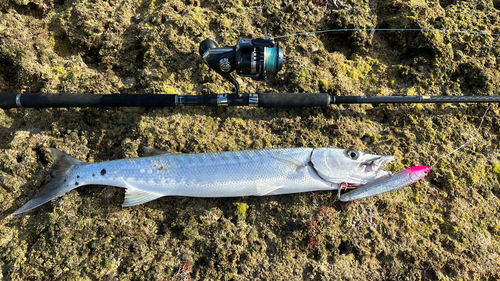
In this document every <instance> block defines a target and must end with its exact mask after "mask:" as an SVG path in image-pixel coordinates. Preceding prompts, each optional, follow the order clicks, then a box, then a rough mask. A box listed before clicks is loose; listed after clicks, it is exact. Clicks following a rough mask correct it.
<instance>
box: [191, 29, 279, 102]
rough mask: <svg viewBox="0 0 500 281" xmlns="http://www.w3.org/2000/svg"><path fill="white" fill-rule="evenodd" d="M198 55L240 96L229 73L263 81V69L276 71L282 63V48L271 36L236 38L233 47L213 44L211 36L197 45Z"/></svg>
mask: <svg viewBox="0 0 500 281" xmlns="http://www.w3.org/2000/svg"><path fill="white" fill-rule="evenodd" d="M199 52H200V55H201V56H202V57H203V59H204V60H205V62H206V63H207V64H208V66H209V67H210V68H212V69H213V70H215V71H216V72H217V73H219V74H220V75H221V76H222V77H224V78H225V79H226V80H228V81H229V82H231V83H233V84H234V86H235V87H236V95H237V96H238V97H239V96H240V85H239V84H238V81H236V79H234V77H233V76H232V75H231V72H233V71H234V70H236V73H237V74H238V75H239V76H242V77H250V78H252V79H254V80H265V79H266V77H267V74H266V73H267V71H270V72H278V71H280V70H281V68H282V67H283V64H285V63H286V58H285V55H284V54H283V49H282V48H281V47H280V46H279V44H277V43H276V42H275V41H274V39H270V38H268V39H249V38H240V40H238V44H236V45H235V46H226V47H223V48H219V47H217V44H216V43H215V42H214V41H213V40H212V39H205V40H204V41H203V42H201V44H200V48H199Z"/></svg>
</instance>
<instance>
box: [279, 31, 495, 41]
mask: <svg viewBox="0 0 500 281" xmlns="http://www.w3.org/2000/svg"><path fill="white" fill-rule="evenodd" d="M352 31H372V32H373V31H431V32H432V31H436V32H441V33H464V34H477V35H490V36H500V33H489V32H482V31H469V30H447V29H432V28H344V29H328V30H316V31H307V32H298V33H292V34H286V35H281V36H276V37H272V38H273V39H279V38H286V37H292V36H298V35H307V34H319V33H327V32H352Z"/></svg>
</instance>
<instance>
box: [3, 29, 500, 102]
mask: <svg viewBox="0 0 500 281" xmlns="http://www.w3.org/2000/svg"><path fill="white" fill-rule="evenodd" d="M361 30H364V31H375V30H379V31H394V30H393V29H338V30H324V31H311V32H304V33H296V34H289V35H283V36H278V37H274V38H273V37H269V36H267V35H266V39H251V38H240V39H239V40H238V43H237V44H236V45H234V46H226V47H218V46H217V44H216V43H215V42H214V41H213V40H212V39H206V40H204V41H203V42H201V44H200V46H199V53H200V56H201V57H202V58H203V60H204V61H205V62H206V63H207V65H208V66H209V67H210V68H211V69H212V70H214V71H215V72H217V73H218V74H219V75H221V76H222V77H223V78H224V79H226V80H227V81H229V82H231V83H232V84H233V85H234V86H235V93H230V94H204V95H172V94H166V95H163V94H64V93H59V94H45V93H25V94H19V93H9V92H0V108H3V109H9V108H46V107H175V106H178V105H196V106H213V107H216V106H251V107H264V108H297V107H324V106H329V105H332V104H359V103H370V104H383V103H498V102H500V96H371V97H370V96H333V95H332V96H331V95H329V94H327V93H260V94H242V93H241V92H240V86H239V83H238V81H237V80H236V79H235V78H234V77H233V76H232V75H231V73H232V72H236V74H237V75H239V76H240V77H249V78H252V79H254V80H265V79H266V78H267V73H268V72H278V71H280V70H281V69H282V67H283V65H284V64H285V63H286V57H285V55H284V52H283V48H282V47H280V46H279V43H277V42H276V41H275V39H276V38H285V37H289V36H297V35H304V34H313V33H323V32H333V31H361ZM401 30H403V29H396V31H401ZM408 31H437V32H452V33H471V34H481V35H491V36H497V35H500V34H493V33H484V32H473V31H449V30H438V29H436V30H434V29H410V30H408Z"/></svg>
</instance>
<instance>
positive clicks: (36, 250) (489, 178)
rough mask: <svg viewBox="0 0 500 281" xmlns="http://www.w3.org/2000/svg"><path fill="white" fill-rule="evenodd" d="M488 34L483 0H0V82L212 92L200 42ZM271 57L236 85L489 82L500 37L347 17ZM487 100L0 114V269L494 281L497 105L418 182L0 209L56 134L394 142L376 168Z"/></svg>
mask: <svg viewBox="0 0 500 281" xmlns="http://www.w3.org/2000/svg"><path fill="white" fill-rule="evenodd" d="M375 27H376V28H405V29H422V28H425V29H446V30H464V31H465V30H468V31H481V32H487V33H500V1H498V0H474V1H472V0H471V1H457V0H440V1H438V0H432V1H431V0H428V1H424V0H311V1H289V0H281V1H278V0H268V1H256V0H241V1H223V0H206V1H200V0H184V1H181V0H171V1H170V0H169V1H167V0H108V1H102V0H93V1H92V0H5V1H2V2H0V91H7V92H19V93H30V92H45V93H60V92H63V93H105V94H111V93H137V94H145V93H155V94H158V95H160V94H192V95H196V94H203V93H228V92H231V91H233V87H232V85H231V84H229V83H228V82H225V81H224V80H223V79H222V78H221V77H220V76H219V75H218V74H216V73H215V72H214V71H211V70H210V69H209V68H208V66H207V65H205V64H204V63H203V61H202V60H201V58H200V56H199V55H198V46H199V44H200V42H201V41H203V40H204V39H206V38H212V39H214V40H215V41H216V42H217V43H218V44H219V45H220V46H224V45H234V44H236V42H237V40H238V38H239V37H248V38H259V37H260V38H262V37H263V36H264V33H265V32H266V31H267V33H268V34H270V35H272V36H279V35H284V34H290V33H296V32H303V31H312V30H325V29H344V28H361V29H369V28H375ZM280 44H281V46H282V47H283V49H284V50H285V53H286V56H287V59H288V63H287V65H286V66H285V67H284V69H283V70H282V71H281V72H279V73H278V74H276V75H270V77H269V79H268V80H267V81H265V82H257V81H252V80H250V79H246V78H239V81H240V83H241V87H242V90H243V92H246V93H262V92H328V93H331V94H335V95H342V96H354V95H366V96H375V95H378V96H391V95H428V96H438V95H445V96H462V95H485V96H486V95H500V93H499V90H498V89H500V71H499V65H500V60H499V55H500V38H499V37H498V36H491V35H480V34H468V33H443V32H437V31H425V32H424V31H386V32H382V31H381V32H371V31H356V32H336V33H324V34H318V35H304V36H294V37H288V38H283V39H280ZM486 108H487V105H486V104H461V105H458V104H442V105H433V104H426V105H421V104H413V105H343V106H331V107H329V108H314V109H287V110H279V109H258V108H244V107H236V108H203V107H177V108H173V109H171V108H163V109H162V108H120V109H92V108H71V109H56V108H53V109H11V110H1V111H0V279H2V280H40V279H44V280H56V279H59V280H76V279H79V280H107V279H109V280H112V279H120V280H142V279H144V280H152V279H158V280H169V279H170V280H189V279H191V280H202V279H203V280H205V279H209V280H210V279H212V280H247V279H269V280H300V279H306V280H374V279H376V280H385V279H386V280H460V279H463V280H498V279H500V255H499V253H500V218H499V217H498V211H499V207H500V199H499V197H500V186H499V178H500V147H499V134H500V118H499V117H500V108H499V106H498V105H497V104H494V105H492V107H491V109H490V110H489V112H488V113H487V114H486V117H485V119H484V123H483V126H482V128H481V130H480V131H479V133H478V134H477V136H476V137H475V138H474V139H473V140H472V141H471V142H470V143H469V144H468V145H467V146H465V147H464V148H463V149H462V150H460V151H458V152H457V153H455V154H453V156H451V157H448V158H445V159H443V160H442V161H441V162H439V163H438V165H437V167H436V168H435V169H434V170H432V172H431V173H430V174H429V175H428V176H427V177H426V178H425V179H424V180H422V181H421V182H419V183H417V184H414V185H412V186H410V187H407V188H404V189H401V190H399V191H396V192H392V193H388V194H384V195H381V196H378V197H375V198H369V199H365V200H361V201H357V202H353V203H350V204H344V203H340V202H338V201H336V199H335V196H336V194H334V193H330V192H311V193H305V194H293V195H283V196H272V197H243V198H225V199H203V198H183V197H164V198H161V199H158V200H155V201H152V202H150V203H147V204H143V205H139V206H135V207H130V208H122V207H121V203H122V201H123V196H124V195H123V193H124V192H123V190H122V189H117V188H112V187H102V186H88V187H81V188H78V189H76V190H74V191H71V192H69V193H67V194H66V195H64V196H62V197H60V198H59V199H57V200H53V201H51V202H50V203H47V204H45V205H43V206H42V207H40V208H38V209H36V210H34V211H31V212H29V213H26V214H23V215H18V216H13V215H12V213H13V212H14V211H15V210H16V209H17V208H19V207H21V206H22V205H23V204H24V203H26V202H27V201H28V200H29V199H31V198H33V197H34V196H35V195H36V194H37V192H38V190H39V188H40V187H41V186H42V185H43V184H44V183H45V182H46V181H47V180H48V178H49V172H50V170H51V165H52V159H51V158H50V156H49V155H48V153H47V152H46V151H45V148H47V147H56V148H58V149H60V150H63V151H65V152H67V153H69V154H71V155H73V156H75V157H77V158H78V159H80V160H82V161H85V162H99V161H106V160H111V159H121V158H127V157H137V156H140V155H141V154H142V152H141V147H142V146H149V147H156V148H159V149H164V150H167V151H169V152H175V153H198V152H214V151H227V150H244V149H261V148H278V147H324V146H327V147H337V148H355V149H358V150H361V151H364V152H368V153H373V154H380V155H394V156H395V157H396V161H395V162H393V163H392V164H391V165H389V166H388V167H387V168H388V169H390V170H393V171H398V170H402V169H404V168H407V167H411V166H415V165H432V164H433V163H434V161H435V160H436V159H437V158H439V157H440V156H442V155H443V154H446V153H447V152H450V151H452V150H453V149H455V148H456V147H459V146H460V145H462V144H463V143H465V142H466V141H467V140H468V139H469V138H470V137H471V136H472V134H473V131H474V129H475V128H477V127H478V125H479V123H480V121H481V116H482V115H483V114H484V113H485V111H486Z"/></svg>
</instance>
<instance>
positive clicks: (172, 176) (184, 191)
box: [73, 148, 334, 197]
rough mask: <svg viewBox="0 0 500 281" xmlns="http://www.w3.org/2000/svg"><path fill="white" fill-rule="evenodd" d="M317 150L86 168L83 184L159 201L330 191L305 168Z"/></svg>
mask: <svg viewBox="0 0 500 281" xmlns="http://www.w3.org/2000/svg"><path fill="white" fill-rule="evenodd" d="M312 150H313V148H285V149H265V150H254V151H237V152H217V153H201V154H165V155H159V156H152V157H142V158H131V159H123V160H114V161H109V162H102V163H95V164H86V165H82V166H81V167H78V168H77V169H75V171H74V173H73V175H74V176H79V179H80V181H81V182H80V184H102V185H112V186H118V187H125V188H136V189H139V190H141V191H146V192H150V193H154V194H158V195H161V196H166V195H180V196H196V197H232V196H250V195H266V194H285V193H294V192H306V191H312V190H330V189H333V188H334V187H332V184H331V183H329V182H326V181H324V180H322V179H321V178H319V177H318V176H317V174H316V173H315V172H314V171H313V169H312V168H311V167H310V166H309V165H307V163H308V161H309V158H310V155H311V152H312Z"/></svg>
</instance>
